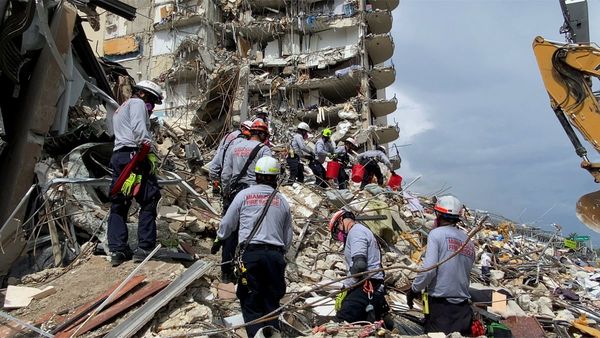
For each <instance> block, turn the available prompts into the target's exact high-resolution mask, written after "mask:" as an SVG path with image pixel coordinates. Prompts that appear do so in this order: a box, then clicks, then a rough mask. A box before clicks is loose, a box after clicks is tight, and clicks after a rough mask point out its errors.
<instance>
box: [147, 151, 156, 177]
mask: <svg viewBox="0 0 600 338" xmlns="http://www.w3.org/2000/svg"><path fill="white" fill-rule="evenodd" d="M148 161H149V162H150V173H151V174H152V175H156V172H157V171H158V156H156V154H154V153H149V154H148Z"/></svg>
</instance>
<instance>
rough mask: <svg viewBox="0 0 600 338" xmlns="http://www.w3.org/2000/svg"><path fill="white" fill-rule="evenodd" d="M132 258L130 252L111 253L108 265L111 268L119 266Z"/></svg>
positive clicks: (126, 250)
mask: <svg viewBox="0 0 600 338" xmlns="http://www.w3.org/2000/svg"><path fill="white" fill-rule="evenodd" d="M131 257H132V253H131V250H128V249H125V250H120V251H112V252H111V253H110V263H111V264H112V266H113V267H114V266H119V265H121V264H123V263H124V262H126V261H128V260H130V259H131Z"/></svg>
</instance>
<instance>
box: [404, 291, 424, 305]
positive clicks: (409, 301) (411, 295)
mask: <svg viewBox="0 0 600 338" xmlns="http://www.w3.org/2000/svg"><path fill="white" fill-rule="evenodd" d="M419 296H421V293H420V292H417V291H414V290H413V288H412V287H411V288H410V289H408V292H407V293H406V305H408V308H409V309H412V308H413V307H414V305H415V303H414V300H415V298H416V297H419Z"/></svg>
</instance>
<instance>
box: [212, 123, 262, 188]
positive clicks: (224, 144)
mask: <svg viewBox="0 0 600 338" xmlns="http://www.w3.org/2000/svg"><path fill="white" fill-rule="evenodd" d="M251 127H252V122H250V121H244V122H243V123H242V124H241V125H240V128H239V129H236V130H234V131H231V132H229V133H227V134H226V135H225V136H223V139H222V140H221V142H219V146H218V147H217V151H216V152H215V157H213V159H212V161H210V165H209V167H208V172H209V175H208V176H209V178H210V180H211V181H212V183H213V192H218V191H220V186H221V184H220V183H221V171H222V169H223V164H224V162H225V152H226V151H227V149H229V147H231V146H232V145H233V144H234V143H235V142H234V141H236V140H240V139H242V138H246V139H248V138H250V128H251Z"/></svg>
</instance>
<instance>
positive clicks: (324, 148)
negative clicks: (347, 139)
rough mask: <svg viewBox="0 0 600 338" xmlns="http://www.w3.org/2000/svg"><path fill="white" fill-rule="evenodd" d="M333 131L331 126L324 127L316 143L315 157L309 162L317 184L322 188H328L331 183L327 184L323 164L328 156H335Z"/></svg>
mask: <svg viewBox="0 0 600 338" xmlns="http://www.w3.org/2000/svg"><path fill="white" fill-rule="evenodd" d="M331 134H332V131H331V129H329V128H325V129H323V131H322V132H321V137H319V139H318V140H317V143H315V154H316V156H315V157H312V158H311V160H310V163H309V164H308V166H309V168H310V170H312V172H313V174H314V175H315V180H316V182H315V184H317V185H318V186H320V187H321V188H327V187H329V185H328V184H327V179H326V178H325V168H324V167H323V164H324V163H325V160H326V158H327V157H328V156H330V157H331V156H333V153H334V151H335V146H334V145H333V142H332V141H331Z"/></svg>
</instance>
